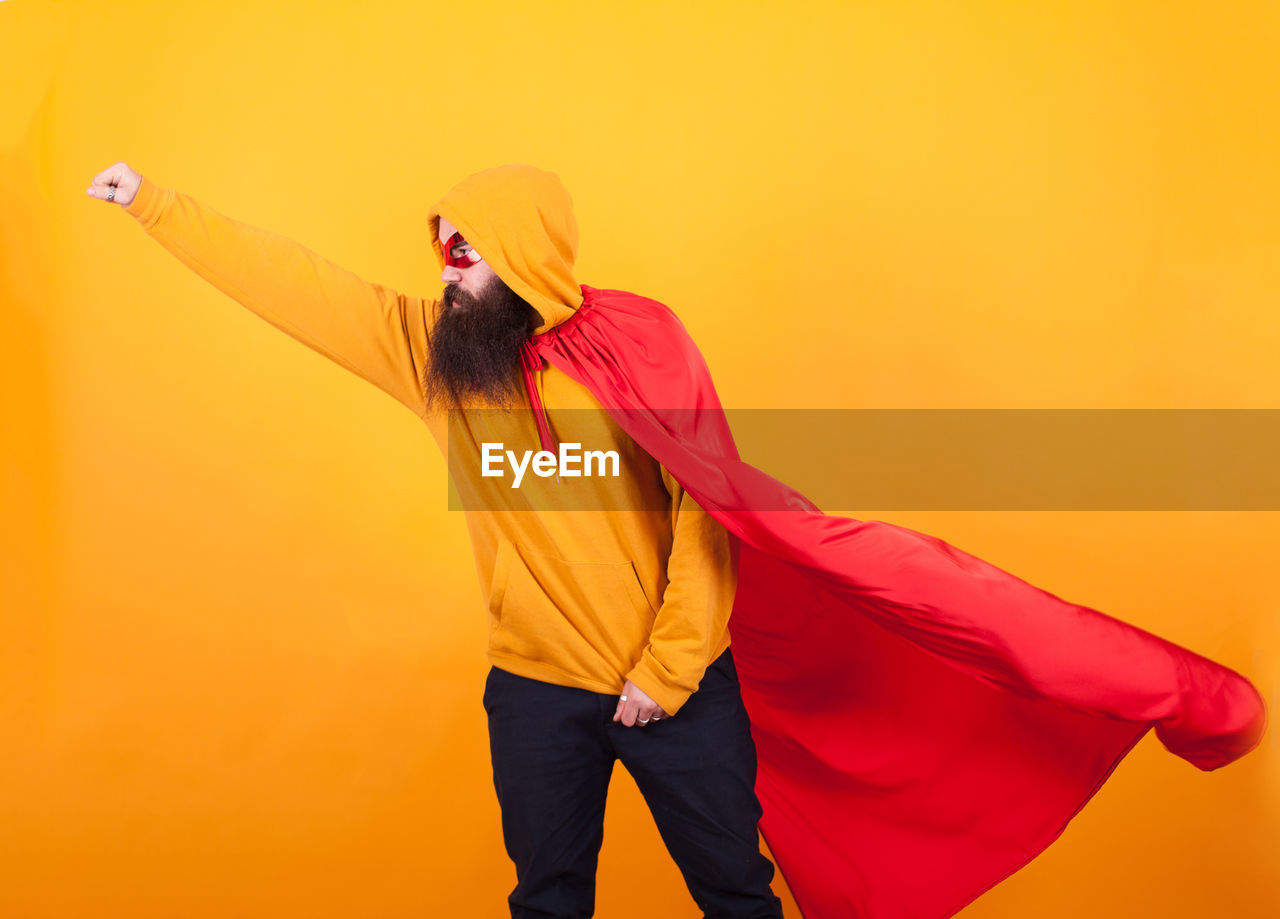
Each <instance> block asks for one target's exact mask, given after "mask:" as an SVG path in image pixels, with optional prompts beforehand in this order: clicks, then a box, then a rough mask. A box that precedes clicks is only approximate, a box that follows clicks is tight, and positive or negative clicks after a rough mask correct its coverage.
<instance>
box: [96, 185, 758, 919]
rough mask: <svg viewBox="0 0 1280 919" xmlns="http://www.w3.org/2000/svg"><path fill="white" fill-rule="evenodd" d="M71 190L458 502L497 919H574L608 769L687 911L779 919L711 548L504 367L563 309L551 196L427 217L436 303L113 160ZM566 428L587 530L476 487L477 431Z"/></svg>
mask: <svg viewBox="0 0 1280 919" xmlns="http://www.w3.org/2000/svg"><path fill="white" fill-rule="evenodd" d="M94 189H97V190H98V192H99V194H100V196H101V197H103V198H106V199H108V200H112V201H114V202H115V203H119V204H121V205H123V206H124V208H125V210H126V212H127V213H129V214H131V215H132V216H134V217H135V218H137V219H138V221H139V222H140V223H141V224H142V225H143V227H144V228H145V229H146V230H147V232H149V233H150V234H151V235H152V236H153V237H154V238H156V239H157V240H158V241H159V242H161V244H163V245H165V246H166V247H167V248H169V249H170V250H171V251H173V252H174V254H175V255H177V256H178V257H179V258H180V259H181V260H182V261H183V262H185V263H186V264H187V265H188V266H190V267H191V268H192V269H194V270H195V271H196V272H197V273H199V274H200V275H201V276H202V277H205V278H206V279H207V280H209V281H211V282H212V283H214V284H215V285H216V286H217V287H219V288H220V289H221V290H223V291H224V292H226V293H228V294H229V295H231V296H233V297H234V298H235V299H237V300H238V301H239V302H241V303H242V304H244V305H245V306H246V307H248V308H249V309H251V310H253V311H254V312H255V313H257V314H258V315H259V316H261V317H262V318H263V319H265V320H267V321H268V322H270V323H272V324H273V325H275V326H276V327H278V328H280V329H281V330H283V331H285V332H287V333H288V334H290V335H292V336H293V337H295V338H297V339H299V340H300V341H302V342H303V343H304V344H307V345H308V346H310V347H312V348H314V349H315V350H317V351H319V352H320V353H322V354H325V355H327V356H329V357H331V358H332V359H334V360H335V361H337V362H338V363H339V364H342V365H343V366H345V367H347V368H348V369H350V370H352V371H354V372H356V373H357V374H359V375H361V376H363V377H364V378H365V379H367V380H369V381H370V382H372V383H374V384H375V385H377V386H379V387H381V388H382V389H384V390H386V391H387V392H388V393H390V394H391V395H392V396H394V397H396V398H397V399H398V400H399V401H401V402H402V403H404V404H405V405H406V406H408V407H409V408H410V409H412V410H413V411H414V413H415V414H416V415H418V416H419V417H420V418H422V419H423V420H424V421H425V422H426V424H427V426H428V428H430V429H431V431H432V434H433V435H434V436H435V437H436V439H437V441H438V442H439V444H440V446H441V448H442V449H446V446H447V455H448V458H449V461H450V463H449V464H450V471H451V473H452V474H453V476H454V477H455V478H460V479H462V480H464V481H463V482H461V483H460V490H462V491H463V493H464V494H469V495H475V496H481V497H476V498H473V500H472V503H471V506H468V507H467V508H466V510H467V523H468V528H469V530H470V535H471V539H472V545H473V549H474V552H475V560H476V566H477V570H478V571H479V575H480V583H481V588H482V590H483V592H484V594H485V598H486V602H487V605H488V609H489V641H488V657H489V660H490V662H491V664H492V667H491V669H490V672H489V676H488V679H487V681H486V685H485V692H484V700H483V701H484V708H485V711H486V712H487V714H488V720H489V738H490V747H491V753H492V762H493V780H494V786H495V789H496V791H497V796H498V800H499V804H500V807H501V812H502V829H503V836H504V842H505V845H506V848H507V852H508V854H509V855H510V857H511V859H512V861H513V862H514V863H515V868H516V877H517V883H516V886H515V888H514V889H513V890H512V891H511V894H510V896H509V898H508V903H509V906H510V910H511V915H512V916H513V917H529V919H532V917H552V916H554V917H565V919H568V917H586V916H591V915H592V914H593V912H594V909H595V875H596V865H597V856H598V853H599V851H600V847H601V844H602V840H603V827H604V813H605V800H606V795H607V791H608V785H609V780H610V776H611V774H612V771H613V767H614V762H615V761H616V760H621V762H622V764H623V765H624V766H625V767H626V769H627V771H628V772H630V773H631V775H632V776H633V778H634V779H635V781H636V785H637V786H638V788H639V789H640V792H641V793H642V795H643V796H644V799H645V801H646V802H647V804H648V805H649V808H650V811H651V812H652V814H653V816H654V820H655V822H656V824H657V827H658V830H659V832H660V833H661V836H662V839H663V841H664V843H665V844H666V846H667V849H668V851H669V852H670V853H671V856H672V858H673V859H674V861H675V863H676V865H677V866H678V867H679V869H680V871H681V873H682V875H683V876H684V879H685V882H686V884H687V886H688V888H689V892H690V894H691V895H692V896H693V898H694V900H695V901H696V902H697V904H698V906H699V907H700V908H701V909H702V911H703V912H704V914H705V915H707V916H711V917H724V919H731V917H741V919H765V917H778V919H780V917H781V916H782V911H781V903H780V901H779V900H778V898H777V897H776V896H775V895H774V894H773V892H772V891H771V889H770V886H769V884H770V881H771V879H772V877H773V874H774V867H773V864H772V863H771V862H770V861H769V860H768V859H767V858H766V857H765V856H764V855H763V854H762V853H761V852H760V846H759V836H758V822H759V819H760V815H761V810H760V804H759V801H758V799H757V798H756V794H755V781H756V753H755V748H754V745H753V742H752V737H751V732H750V723H749V721H748V718H747V714H746V711H745V709H744V707H743V702H742V697H741V694H740V692H739V687H738V680H737V676H736V673H735V669H734V663H733V658H732V655H731V654H730V652H729V650H728V646H729V633H728V619H729V613H730V610H731V608H732V605H733V597H734V592H735V587H736V559H735V553H734V551H733V546H732V544H731V540H730V537H729V535H728V533H727V532H726V531H725V529H724V527H723V526H721V525H720V524H719V523H717V522H716V521H715V520H714V519H712V518H711V517H709V516H708V515H707V514H705V513H704V512H703V511H702V510H701V509H700V508H699V507H698V506H697V504H696V502H695V501H694V500H693V499H692V497H690V496H689V494H688V493H687V492H685V491H684V489H683V488H681V487H680V485H679V483H678V482H676V481H675V479H674V478H672V477H671V476H670V474H669V473H668V472H667V470H665V469H664V468H663V467H662V466H661V464H659V463H658V462H657V461H656V460H654V459H653V458H652V457H651V456H649V455H648V454H646V453H645V452H644V451H643V450H642V449H641V448H639V447H638V446H637V445H636V444H635V442H634V441H633V440H632V439H631V438H630V437H629V436H628V435H627V434H626V433H625V432H624V431H623V430H622V429H621V428H620V427H619V426H618V425H617V424H616V423H614V422H613V421H612V420H611V419H610V418H609V416H608V415H607V414H606V413H605V412H604V410H603V409H602V408H601V407H600V404H599V403H598V402H597V401H596V400H595V399H594V397H593V396H592V395H591V393H590V392H589V391H588V390H587V389H586V388H585V387H584V386H582V385H581V384H578V383H576V382H574V381H573V380H571V379H570V378H569V377H568V376H566V375H565V374H564V373H563V372H561V371H559V370H557V369H556V368H554V367H549V366H539V367H533V368H530V367H528V366H527V365H526V363H525V361H524V360H523V359H522V349H523V348H524V347H525V345H526V344H527V342H528V341H529V340H530V338H531V336H535V335H539V334H541V333H543V332H546V331H547V330H548V329H551V328H553V327H555V326H558V325H560V324H562V323H564V322H566V321H568V320H569V319H570V318H571V317H572V316H573V315H574V310H575V309H576V308H577V307H578V306H580V305H581V302H582V293H581V292H580V291H579V289H578V288H577V285H576V284H574V283H573V281H572V276H571V274H570V270H571V268H572V260H573V256H574V252H575V250H576V245H577V231H576V226H575V225H574V224H573V223H572V211H571V209H570V207H569V202H568V195H567V193H565V192H564V190H563V187H562V186H561V185H560V183H559V180H558V179H557V178H556V177H555V176H554V175H552V174H551V173H546V172H543V171H541V170H536V169H532V168H531V167H507V168H504V169H499V170H492V171H489V172H488V173H484V174H481V175H480V176H479V177H473V178H472V179H471V180H469V181H468V182H464V183H462V184H460V185H459V186H458V187H457V188H455V189H454V190H453V191H452V192H450V194H449V195H447V196H446V197H445V198H444V199H442V200H441V202H440V203H439V204H438V205H437V206H436V207H435V208H433V209H432V212H431V214H430V217H429V219H430V223H431V226H432V231H433V237H434V239H433V243H434V246H435V248H436V249H437V250H438V255H439V257H440V259H441V261H442V263H443V271H442V274H441V280H442V281H444V282H445V284H446V286H445V288H444V290H443V293H442V295H441V296H440V298H439V299H438V300H432V299H417V298H411V297H406V296H404V295H403V294H398V293H396V292H394V291H390V290H388V289H386V288H384V287H381V286H378V285H373V284H368V283H366V282H364V281H362V280H360V279H359V278H357V277H356V276H355V275H353V274H351V273H350V272H347V271H345V270H343V269H341V268H339V267H338V266H336V265H333V264H332V263H329V262H327V261H326V260H324V259H322V258H320V257H319V256H317V255H316V254H315V253H313V252H311V251H310V250H308V249H306V248H305V247H303V246H301V245H299V244H297V243H295V242H293V241H291V240H288V239H285V238H283V237H281V236H279V235H276V234H271V233H267V232H265V231H262V230H259V229H257V228H254V227H250V226H248V225H246V224H243V223H240V222H237V221H233V220H230V219H228V218H226V217H223V216H222V215H220V214H218V213H216V212H215V211H213V210H212V209H211V208H208V207H206V206H205V205H203V204H201V203H200V202H198V201H196V200H195V199H193V198H191V197H190V196H187V195H183V194H181V193H180V192H177V191H175V190H173V189H169V188H161V187H158V186H156V185H154V184H153V183H151V182H150V181H149V180H147V179H145V178H143V177H142V176H141V175H139V174H137V173H136V172H134V171H133V170H132V169H129V168H128V166H127V165H126V164H123V163H118V164H116V165H115V166H113V167H111V168H110V169H108V170H105V171H104V172H103V173H101V174H99V176H97V177H96V178H95V180H94V183H93V185H92V186H91V189H90V191H91V192H92V191H93V190H94ZM454 221H456V225H455V222H454ZM461 226H465V227H467V228H468V232H465V233H464V232H463V231H462V230H460V227H461ZM473 235H474V237H475V238H474V239H473V238H472V236H473ZM482 239H483V242H482V241H481V240H482ZM486 256H489V257H493V258H495V259H499V260H500V262H499V266H500V270H495V267H494V265H492V264H491V263H490V261H489V260H488V258H487V257H486ZM520 273H523V278H522V277H521V275H520ZM504 275H505V276H506V278H507V279H510V280H512V281H513V282H514V283H515V284H516V285H518V286H519V287H520V288H521V292H523V294H524V296H522V295H521V292H518V291H517V290H514V289H513V288H512V286H509V285H508V283H507V282H506V280H504V277H503V276H504ZM522 378H524V379H525V380H527V383H528V386H522V385H521V384H522ZM531 397H532V398H533V399H535V400H537V401H538V403H540V404H539V405H537V406H533V405H531V402H530V399H531ZM502 410H505V411H502ZM584 416H586V417H584ZM495 418H496V419H497V420H495ZM495 425H497V426H500V427H501V428H502V432H503V433H501V434H497V435H495V434H494V430H495ZM584 428H586V429H589V430H590V434H589V436H590V437H591V447H592V448H593V449H599V450H602V451H607V450H612V451H616V452H617V453H618V454H620V455H621V456H622V457H624V461H623V464H622V465H623V468H624V469H625V471H626V475H625V479H624V480H623V481H621V482H610V483H607V484H605V485H602V486H600V487H601V489H602V490H601V491H600V493H599V494H597V495H596V497H597V498H598V499H599V501H598V502H597V505H598V506H600V507H601V509H602V510H604V509H606V508H605V501H606V499H607V505H608V506H607V510H608V512H607V513H604V512H601V513H591V512H588V513H582V512H574V513H568V512H565V510H564V509H562V508H560V507H556V506H553V505H552V504H549V503H548V502H545V501H543V502H541V503H537V502H535V504H537V506H532V505H531V504H530V502H529V501H528V500H526V501H525V504H524V506H523V507H522V508H516V510H521V511H527V510H529V509H532V510H533V512H532V513H528V512H511V511H512V510H513V508H512V507H511V506H510V499H509V498H507V497H506V496H505V495H503V494H502V493H501V492H499V491H496V490H494V489H493V488H492V487H491V483H486V482H485V481H484V479H483V476H482V472H481V468H480V466H481V464H480V462H479V456H480V451H481V446H482V444H483V443H485V442H490V441H492V440H493V438H494V437H495V436H497V437H502V438H503V441H504V442H506V443H508V444H509V443H510V441H511V440H513V439H517V440H518V439H524V440H525V441H526V442H527V443H532V444H537V443H539V441H541V442H542V444H543V445H544V446H545V445H548V443H549V441H548V438H551V437H555V436H557V435H561V437H560V439H561V440H562V441H563V440H564V439H565V437H566V436H575V437H577V436H580V435H578V434H571V433H570V432H580V431H582V430H583V429H584ZM584 482H585V480H584ZM575 484H576V483H575ZM586 487H587V489H588V490H590V489H591V488H592V487H593V485H592V484H591V483H587V484H586ZM508 490H509V489H508ZM581 491H582V489H578V490H577V493H578V495H579V497H580V496H581ZM499 505H501V506H499Z"/></svg>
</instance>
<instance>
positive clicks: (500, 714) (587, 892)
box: [484, 651, 782, 919]
mask: <svg viewBox="0 0 1280 919" xmlns="http://www.w3.org/2000/svg"><path fill="white" fill-rule="evenodd" d="M617 704H618V697H617V696H616V695H611V694H602V693H596V692H591V691H589V690H585V689H575V688H573V687H569V686H557V685H554V684H551V683H544V682H542V681H541V680H531V679H528V678H526V677H521V676H516V675H515V674H512V673H508V672H507V671H505V670H500V669H498V668H497V667H494V668H493V669H492V670H490V672H489V678H488V680H487V681H486V683H485V690H484V708H485V711H486V712H487V713H488V715H489V745H490V750H491V752H492V755H493V784H494V787H495V789H496V790H497V792H498V803H499V805H501V808H502V833H503V838H504V840H505V842H506V847H507V854H509V855H510V856H511V860H512V861H514V862H515V865H516V878H517V883H516V886H515V889H514V890H513V891H512V892H511V895H510V896H509V897H508V898H507V900H508V903H509V904H510V906H511V915H512V917H513V919H533V917H556V919H580V917H582V919H585V917H589V916H591V915H592V914H593V913H594V911H595V897H596V859H597V856H598V855H599V852H600V844H601V842H602V841H603V839H604V807H605V795H606V793H607V791H608V787H609V776H610V775H611V774H612V772H613V762H614V760H615V759H620V760H622V764H623V765H624V766H625V767H626V768H627V771H628V772H630V773H631V775H632V777H633V778H634V779H635V781H636V785H637V786H638V787H639V789H640V792H641V794H643V795H644V799H645V802H646V803H647V804H648V805H649V810H650V811H651V812H652V813H653V819H654V821H655V823H657V826H658V832H659V833H661V834H662V840H663V842H665V843H666V846H667V851H669V852H670V853H671V857H672V858H673V859H674V860H675V863H676V865H677V866H678V867H679V869H680V873H681V874H683V875H684V879H685V883H686V884H687V885H688V887H689V892H690V893H691V894H692V895H693V899H694V900H695V901H696V902H697V904H698V906H699V907H700V908H701V909H702V911H703V913H704V914H705V915H706V916H707V917H708V919H722V917H723V919H729V917H733V919H781V917H782V904H781V903H780V902H779V900H778V898H777V897H775V896H774V895H773V892H772V891H771V890H770V889H769V881H770V880H772V878H773V864H772V863H771V862H770V861H769V860H768V859H767V858H765V857H764V855H763V854H761V852H760V846H759V840H758V837H757V835H756V834H757V828H756V825H757V823H758V822H759V820H760V802H759V801H758V800H757V799H756V794H755V779H756V750H755V744H754V743H753V742H752V740H751V733H750V727H749V724H748V721H747V713H746V709H744V708H743V706H742V696H741V694H740V692H739V690H738V675H737V671H736V670H735V669H734V666H733V658H732V657H731V656H730V654H729V652H728V651H725V653H724V654H722V655H721V656H720V657H719V658H718V659H717V660H716V661H715V662H714V663H713V664H712V665H711V666H710V667H708V668H707V671H706V673H705V674H704V675H703V678H702V683H701V685H700V686H699V688H698V691H697V692H695V693H694V694H693V695H692V696H690V697H689V700H688V701H687V702H686V703H685V704H684V705H683V706H681V708H680V711H678V712H677V713H676V714H675V716H674V717H672V718H663V719H661V720H659V721H655V722H650V723H649V724H647V725H644V726H643V727H641V726H639V725H636V726H634V727H625V726H624V725H623V724H622V723H621V722H616V723H615V722H614V721H613V720H612V719H613V713H614V710H615V709H616V707H617Z"/></svg>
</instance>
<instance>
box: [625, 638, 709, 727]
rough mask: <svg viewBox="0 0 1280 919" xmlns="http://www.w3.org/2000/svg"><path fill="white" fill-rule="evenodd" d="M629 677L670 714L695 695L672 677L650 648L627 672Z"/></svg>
mask: <svg viewBox="0 0 1280 919" xmlns="http://www.w3.org/2000/svg"><path fill="white" fill-rule="evenodd" d="M627 679H628V680H630V681H631V682H632V683H635V684H636V685H637V686H639V687H640V688H641V689H643V690H644V691H645V693H646V694H647V695H648V696H649V698H650V699H652V700H653V701H654V702H657V703H658V707H659V708H661V709H662V710H663V711H664V712H666V713H667V714H668V715H674V714H675V713H676V712H678V711H679V710H680V706H682V705H684V704H685V703H686V702H687V701H689V697H690V696H691V695H693V691H692V690H689V689H685V688H684V687H683V686H681V685H679V684H678V683H676V682H675V681H674V680H673V679H672V678H671V674H669V673H668V672H667V671H666V669H665V668H664V667H662V665H661V664H659V663H658V662H657V661H655V660H654V659H653V657H652V655H650V653H649V651H648V649H646V650H645V652H644V656H643V657H642V658H641V659H640V663H638V664H636V665H635V667H633V668H632V670H631V672H630V673H628V674H627Z"/></svg>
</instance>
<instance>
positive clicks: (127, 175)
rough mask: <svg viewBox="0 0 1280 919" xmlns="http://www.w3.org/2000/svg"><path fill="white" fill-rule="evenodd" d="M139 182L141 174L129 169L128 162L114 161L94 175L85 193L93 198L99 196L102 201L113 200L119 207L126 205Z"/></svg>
mask: <svg viewBox="0 0 1280 919" xmlns="http://www.w3.org/2000/svg"><path fill="white" fill-rule="evenodd" d="M141 184H142V176H140V175H138V174H137V173H136V172H134V171H133V170H132V169H130V168H129V164H128V163H116V164H115V165H114V166H108V167H107V168H106V169H104V170H102V172H100V173H98V174H97V175H96V176H94V177H93V181H92V182H90V183H89V187H88V188H87V189H85V193H86V194H88V195H90V196H91V197H94V198H101V199H102V200H103V201H114V202H115V203H116V204H118V205H120V206H121V207H128V206H129V203H130V202H131V201H133V196H134V195H136V194H137V193H138V187H139V186H140V185H141Z"/></svg>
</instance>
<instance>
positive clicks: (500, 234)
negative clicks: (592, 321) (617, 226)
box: [427, 164, 582, 335]
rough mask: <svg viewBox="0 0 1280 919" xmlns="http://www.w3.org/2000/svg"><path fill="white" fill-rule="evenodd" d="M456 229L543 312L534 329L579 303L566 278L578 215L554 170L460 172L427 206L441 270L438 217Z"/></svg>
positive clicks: (568, 312) (574, 287) (576, 290)
mask: <svg viewBox="0 0 1280 919" xmlns="http://www.w3.org/2000/svg"><path fill="white" fill-rule="evenodd" d="M441 217H444V218H445V219H446V220H448V221H449V222H450V223H452V224H453V225H454V226H456V227H457V228H458V230H459V231H460V232H461V233H462V235H463V236H464V237H466V240H467V242H468V243H470V244H471V247H472V248H473V249H475V250H476V251H477V252H479V253H480V255H481V257H483V258H484V260H485V261H486V262H488V263H489V267H490V268H492V269H493V270H494V272H495V273H497V275H498V277H500V278H501V279H502V280H503V281H504V282H506V284H507V286H508V287H510V288H511V289H512V290H514V291H515V292H516V293H517V294H519V295H520V296H521V297H523V298H524V299H525V300H526V301H528V303H529V304H530V305H531V306H532V307H533V308H534V309H536V310H537V311H538V313H539V314H541V316H542V325H540V326H538V327H537V328H536V329H535V330H534V334H535V335H540V334H542V333H543V332H545V331H547V330H548V329H551V328H554V327H555V326H558V325H559V324H560V323H562V322H564V321H565V320H566V319H568V318H569V317H570V316H572V315H573V314H574V312H575V311H576V310H577V309H578V307H579V306H581V305H582V290H581V288H580V287H579V286H578V282H577V281H575V280H574V277H573V263H574V260H575V259H576V258H577V256H578V221H577V220H576V219H575V218H574V216H573V199H571V198H570V197H569V192H568V191H567V190H566V189H565V187H564V185H563V184H561V182H560V177H559V176H557V175H556V174H555V173H554V172H547V171H546V170H543V169H537V168H535V167H533V166H525V165H518V164H516V165H508V166H496V167H494V168H493V169H486V170H484V171H483V172H477V173H476V174H475V175H472V176H468V177H467V178H465V179H463V180H462V181H461V182H459V183H458V184H457V185H455V186H454V187H453V188H451V189H450V190H449V191H448V193H446V194H445V196H444V197H443V198H441V199H440V200H439V201H437V202H436V203H435V205H433V206H432V208H431V210H430V212H429V213H428V217H427V222H428V225H429V227H430V230H431V247H432V248H433V249H435V253H436V259H437V261H438V262H439V263H440V268H441V270H443V269H444V253H443V252H441V251H440V237H439V229H440V218H441Z"/></svg>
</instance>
